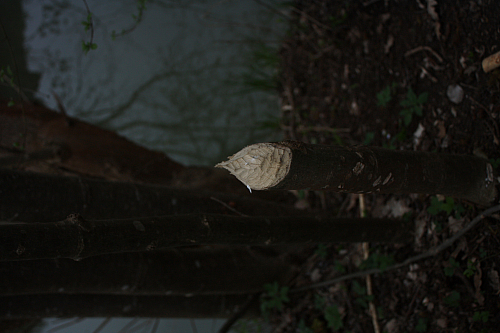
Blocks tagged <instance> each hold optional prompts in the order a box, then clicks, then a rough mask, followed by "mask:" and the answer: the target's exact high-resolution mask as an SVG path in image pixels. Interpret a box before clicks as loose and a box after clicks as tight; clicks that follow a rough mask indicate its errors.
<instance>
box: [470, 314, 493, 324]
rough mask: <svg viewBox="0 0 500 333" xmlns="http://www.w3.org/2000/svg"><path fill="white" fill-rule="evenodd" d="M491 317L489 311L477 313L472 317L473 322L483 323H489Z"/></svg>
mask: <svg viewBox="0 0 500 333" xmlns="http://www.w3.org/2000/svg"><path fill="white" fill-rule="evenodd" d="M489 317H490V312H489V311H475V312H474V314H473V315H472V320H474V321H482V322H483V323H487V322H488V319H489Z"/></svg>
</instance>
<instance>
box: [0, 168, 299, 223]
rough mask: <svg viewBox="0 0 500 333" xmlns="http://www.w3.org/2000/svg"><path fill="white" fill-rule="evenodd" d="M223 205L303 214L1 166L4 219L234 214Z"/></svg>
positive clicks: (265, 204)
mask: <svg viewBox="0 0 500 333" xmlns="http://www.w3.org/2000/svg"><path fill="white" fill-rule="evenodd" d="M221 202H222V203H221ZM224 204H227V205H229V204H230V205H231V208H233V209H235V210H236V211H238V212H240V213H241V214H246V215H275V216H276V215H283V216H290V215H300V214H303V213H301V212H300V211H297V210H294V209H293V208H290V207H289V206H285V205H280V204H277V203H274V202H269V201H264V200H259V199H255V198H250V197H248V196H239V195H231V194H225V193H216V192H210V191H200V190H182V189H174V188H170V187H165V186H153V185H142V184H134V183H122V182H110V181H103V180H95V179H87V178H81V177H62V176H54V175H45V174H38V173H29V172H21V171H13V170H7V169H0V220H3V221H22V222H31V221H36V222H54V221H61V220H64V219H66V217H67V216H68V215H70V214H74V213H78V214H80V215H82V216H83V217H84V218H85V219H93V220H97V219H110V218H113V219H117V218H131V217H140V216H143V217H144V216H156V215H174V214H189V213H196V212H203V213H214V214H226V213H232V214H234V212H232V211H231V210H230V209H229V208H227V207H226V206H224Z"/></svg>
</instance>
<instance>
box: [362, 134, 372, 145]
mask: <svg viewBox="0 0 500 333" xmlns="http://www.w3.org/2000/svg"><path fill="white" fill-rule="evenodd" d="M374 138H375V132H366V134H365V140H364V141H363V143H362V145H364V146H368V145H369V144H370V143H372V142H373V139H374Z"/></svg>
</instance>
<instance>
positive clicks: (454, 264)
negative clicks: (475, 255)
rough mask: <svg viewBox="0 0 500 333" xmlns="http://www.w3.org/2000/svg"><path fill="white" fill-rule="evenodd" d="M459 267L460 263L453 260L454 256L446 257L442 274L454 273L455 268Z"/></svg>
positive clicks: (450, 274) (449, 274) (451, 274)
mask: <svg viewBox="0 0 500 333" xmlns="http://www.w3.org/2000/svg"><path fill="white" fill-rule="evenodd" d="M459 267H460V264H459V263H458V262H457V261H456V260H455V258H453V257H451V258H450V259H448V266H446V267H445V268H444V275H446V276H453V274H455V269H456V268H459Z"/></svg>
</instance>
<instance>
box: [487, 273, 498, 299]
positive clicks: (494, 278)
mask: <svg viewBox="0 0 500 333" xmlns="http://www.w3.org/2000/svg"><path fill="white" fill-rule="evenodd" d="M488 279H489V280H490V286H491V288H493V289H494V290H495V291H496V292H497V294H498V293H500V279H499V278H498V272H497V271H496V270H494V269H491V271H489V272H488Z"/></svg>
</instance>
